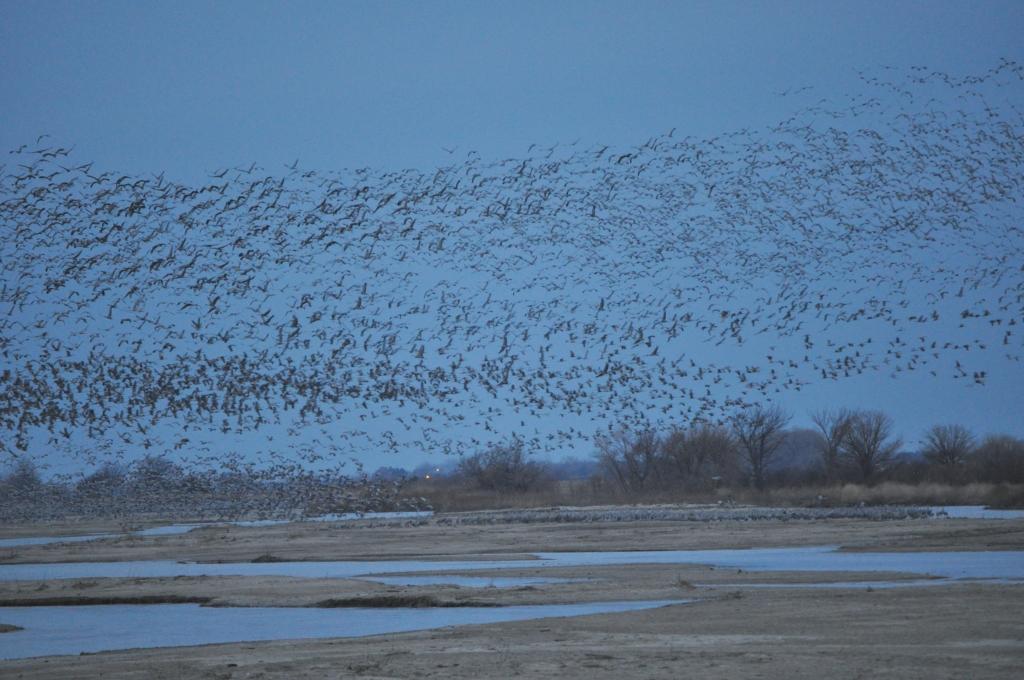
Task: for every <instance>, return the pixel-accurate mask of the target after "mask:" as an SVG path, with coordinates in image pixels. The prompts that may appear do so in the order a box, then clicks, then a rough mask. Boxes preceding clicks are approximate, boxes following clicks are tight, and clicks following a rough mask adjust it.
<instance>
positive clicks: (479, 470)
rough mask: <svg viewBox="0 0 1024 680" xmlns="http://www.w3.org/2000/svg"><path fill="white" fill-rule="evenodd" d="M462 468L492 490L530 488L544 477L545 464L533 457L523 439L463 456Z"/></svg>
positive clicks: (481, 484)
mask: <svg viewBox="0 0 1024 680" xmlns="http://www.w3.org/2000/svg"><path fill="white" fill-rule="evenodd" d="M458 470H459V473H460V474H462V475H464V476H465V477H467V478H469V479H472V480H473V481H475V482H476V483H477V485H478V486H480V488H482V489H488V490H491V491H528V490H530V489H531V488H533V487H535V486H536V485H537V484H538V482H540V481H541V479H543V477H544V466H543V465H541V464H540V463H538V462H537V461H533V460H530V459H529V456H528V455H527V453H526V450H525V447H524V445H523V442H522V440H519V439H514V440H512V441H511V442H510V443H508V444H498V445H495V446H492V447H491V448H489V449H487V450H486V451H484V452H482V453H477V454H474V455H472V456H469V457H467V458H463V459H462V461H460V463H459V467H458Z"/></svg>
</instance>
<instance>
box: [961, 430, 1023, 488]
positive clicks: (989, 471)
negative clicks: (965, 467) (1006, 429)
mask: <svg viewBox="0 0 1024 680" xmlns="http://www.w3.org/2000/svg"><path fill="white" fill-rule="evenodd" d="M970 462H971V467H972V469H973V471H974V473H973V475H974V477H975V478H976V479H977V480H978V481H981V482H993V483H997V484H998V483H1010V484H1020V483H1024V440H1022V439H1017V438H1016V437H1011V436H1009V435H1005V434H997V435H990V436H988V437H985V439H984V440H983V441H982V442H981V444H980V445H978V447H977V448H976V449H975V451H974V455H973V456H971V458H970Z"/></svg>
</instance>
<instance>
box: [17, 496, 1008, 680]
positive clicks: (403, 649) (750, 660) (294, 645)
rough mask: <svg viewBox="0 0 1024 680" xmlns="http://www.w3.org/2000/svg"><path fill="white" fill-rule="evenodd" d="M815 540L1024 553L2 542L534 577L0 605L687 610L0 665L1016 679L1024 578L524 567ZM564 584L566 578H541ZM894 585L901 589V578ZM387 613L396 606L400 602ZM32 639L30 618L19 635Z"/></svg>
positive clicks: (928, 537)
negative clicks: (619, 554) (601, 605)
mask: <svg viewBox="0 0 1024 680" xmlns="http://www.w3.org/2000/svg"><path fill="white" fill-rule="evenodd" d="M442 517H443V516H441V517H439V518H438V519H440V518H442ZM821 545H834V546H841V550H842V551H843V552H844V553H856V552H867V553H870V552H873V551H874V552H888V553H909V552H919V551H927V552H929V553H935V554H933V555H930V556H929V559H930V560H932V561H933V562H934V564H936V565H937V566H936V567H935V568H934V569H933V571H936V572H941V571H943V568H942V565H943V564H946V562H947V561H944V560H943V559H942V554H943V553H950V554H949V560H948V562H949V563H952V562H953V561H954V560H955V559H956V557H955V556H954V555H953V554H952V553H956V552H967V551H993V552H997V553H1002V555H1003V559H1002V561H1003V562H1005V561H1006V557H1009V555H1008V554H1007V552H1006V551H1020V550H1024V520H1019V519H1000V520H993V519H974V518H967V519H958V520H956V521H955V522H954V521H950V520H948V519H944V518H922V517H918V518H910V519H889V520H879V519H865V518H833V519H823V518H819V519H813V520H794V519H791V518H787V519H759V520H722V521H713V522H680V521H639V520H638V521H621V520H616V521H607V522H601V521H592V522H590V521H588V522H585V523H582V522H571V521H570V522H567V523H558V522H548V521H545V522H525V523H515V522H501V523H494V524H491V523H488V524H476V523H462V522H451V523H445V522H441V523H438V522H434V521H430V522H410V523H408V524H389V525H387V526H374V525H372V524H370V523H368V524H365V525H363V526H361V527H355V526H352V525H346V526H341V525H332V524H330V523H318V524H316V525H275V526H264V527H209V528H202V529H199V530H197V531H193V532H189V533H185V534H180V535H166V536H148V537H133V538H127V539H124V538H122V539H104V540H99V541H92V542H83V543H72V544H63V545H61V544H51V545H35V546H24V547H19V548H17V549H8V550H3V551H0V563H6V564H26V563H32V562H35V563H39V562H105V561H125V560H158V559H162V560H184V561H200V562H202V561H206V562H249V563H253V562H254V561H255V564H274V560H279V559H284V560H316V561H327V560H350V561H352V560H355V561H358V560H364V561H368V562H369V561H381V560H394V559H401V560H407V559H412V558H415V559H417V560H426V561H427V562H428V563H429V562H431V561H435V562H437V563H438V566H441V563H443V562H446V561H448V562H466V561H469V562H474V561H482V562H486V563H490V566H499V565H500V564H501V563H502V562H506V563H508V562H515V567H514V568H509V569H498V570H492V571H488V572H487V574H486V575H484V574H482V573H481V572H480V571H479V570H478V569H477V568H476V566H474V568H473V569H471V570H464V571H461V572H459V571H456V572H446V571H439V572H438V573H435V574H432V576H434V577H444V576H445V575H451V574H452V573H461V574H462V575H463V576H466V577H470V578H474V579H479V578H480V577H485V578H486V577H492V578H494V579H495V583H496V584H503V583H505V582H504V581H501V580H499V579H498V577H501V578H508V579H534V580H532V581H523V582H518V581H515V580H513V581H509V582H508V583H509V585H508V586H507V587H487V585H486V584H482V583H473V584H472V585H468V586H467V585H463V586H461V587H459V586H454V585H449V584H445V583H444V582H438V579H423V578H420V577H422V576H423V574H422V573H417V574H414V575H412V577H411V580H410V581H408V582H407V583H402V582H400V579H399V578H397V577H398V576H400V575H399V574H395V573H388V574H387V576H388V578H389V581H388V582H385V583H381V582H374V581H372V580H366V579H364V578H362V577H355V578H295V577H287V576H280V575H272V574H264V575H251V576H245V575H228V576H183V577H181V576H179V577H161V578H135V577H119V578H102V577H101V578H80V579H76V578H70V579H64V580H49V581H47V580H31V579H28V580H18V581H9V582H4V583H0V606H3V605H7V606H11V605H18V606H32V605H33V604H35V605H37V606H44V605H48V606H54V605H55V604H64V605H76V604H77V605H84V604H89V603H90V602H92V603H93V604H96V605H99V604H101V603H110V604H115V603H119V602H122V603H126V604H127V603H131V602H137V603H149V604H152V603H159V602H167V603H174V602H177V603H181V602H202V603H204V606H215V607H216V606H220V607H224V606H234V607H239V606H244V607H329V606H332V604H329V603H333V606H341V607H346V606H348V607H357V606H359V605H367V604H371V605H374V606H378V607H387V606H389V605H391V606H402V605H408V604H409V603H410V602H416V601H420V602H423V603H426V604H427V605H431V606H440V607H451V608H453V610H454V609H457V608H459V607H482V608H494V607H521V606H530V605H575V604H583V603H598V602H612V601H618V602H621V601H627V602H628V601H633V602H636V601H647V602H655V601H669V600H674V601H679V600H686V601H687V602H688V603H687V604H685V605H670V606H665V607H657V608H651V609H646V610H642V611H621V612H619V613H614V614H598V615H592V616H583V617H573V618H544V619H536V620H524V621H509V622H505V623H488V624H483V625H466V626H458V627H446V628H440V629H434V630H425V631H419V632H405V633H389V634H384V635H375V636H371V637H360V638H331V639H322V640H311V639H303V640H288V641H264V642H244V643H227V644H215V645H207V646H201V647H189V648H187V649H182V648H157V649H142V650H132V651H114V652H102V653H98V654H88V655H83V656H58V657H44V658H33V659H22V660H14V661H2V662H0V676H3V677H12V678H17V677H24V678H66V677H113V678H117V677H141V676H140V675H139V673H140V669H144V670H145V676H146V677H154V678H181V677H185V678H192V677H195V678H210V677H216V678H244V677H262V678H322V677H368V678H369V677H375V678H381V677H403V678H405V677H408V678H413V677H438V678H441V677H443V678H457V679H461V678H467V679H468V678H480V677H501V678H505V677H514V676H522V677H559V678H570V679H571V678H587V679H588V680H591V679H593V678H605V677H607V678H613V677H614V678H662V677H663V678H679V677H685V676H698V677H708V678H737V677H741V678H742V677H794V678H803V677H807V678H812V677H813V678H815V679H820V678H822V677H858V676H870V677H878V676H881V677H899V678H907V677H921V678H943V677H971V678H986V677H992V678H1000V677H1006V678H1014V677H1018V673H1019V669H1020V665H1021V660H1022V659H1024V619H1022V617H1021V616H1020V611H1022V610H1024V585H1020V584H1019V583H1004V582H999V581H983V582H978V581H973V582H948V583H944V584H943V585H942V586H938V587H918V586H920V585H921V584H927V583H929V582H930V581H934V580H935V579H929V578H927V577H923V576H922V575H921V573H907V572H885V571H877V570H869V571H860V572H858V571H846V572H843V571H830V572H827V573H823V572H815V571H799V570H797V571H760V570H754V569H749V568H744V567H743V566H739V567H737V566H735V565H734V566H718V567H715V566H713V565H707V564H699V563H695V564H641V565H636V564H607V565H593V564H581V565H567V566H559V567H547V568H542V567H540V566H539V565H538V566H537V567H531V566H530V565H529V560H530V559H531V558H532V559H536V558H535V557H534V556H533V555H532V553H544V552H566V551H569V552H573V551H578V552H587V551H613V550H616V551H623V550H627V551H636V550H644V551H654V550H714V549H743V548H767V547H809V546H821ZM851 557H853V556H852V555H851ZM995 557H998V556H995ZM994 561H999V560H998V559H997V560H994ZM893 563H894V564H898V563H901V562H900V561H896V562H893ZM849 564H851V565H859V564H862V562H861V561H857V560H850V561H849ZM367 566H368V567H369V566H370V565H369V564H367ZM552 578H553V579H559V580H557V581H554V582H547V581H541V580H536V579H552ZM440 580H441V581H443V578H441V579H440ZM516 583H519V584H518V585H516ZM524 583H526V585H524ZM872 583H875V584H876V585H874V586H873V585H872ZM901 583H906V584H907V586H909V587H893V585H896V586H900V585H901ZM410 584H411V585H410ZM765 586H772V587H765ZM778 586H785V587H778ZM89 598H91V600H90V599H89ZM119 598H120V599H119ZM325 603H327V604H325ZM168 606H174V605H168ZM177 606H179V607H180V606H182V605H180V604H179V605H177ZM191 606H196V605H191ZM68 611H71V610H68ZM239 611H240V612H241V610H239ZM353 611H354V610H353ZM390 611H391V612H393V613H394V615H395V616H401V611H400V610H399V609H392V610H390ZM241 613H242V614H243V615H244V612H241ZM0 622H4V618H3V616H2V615H0ZM11 623H15V622H14V621H11ZM0 629H2V627H0ZM30 633H31V630H30V628H29V627H26V630H24V631H15V632H14V633H13V635H27V634H30ZM5 637H6V636H5ZM8 639H14V638H13V637H12V638H8Z"/></svg>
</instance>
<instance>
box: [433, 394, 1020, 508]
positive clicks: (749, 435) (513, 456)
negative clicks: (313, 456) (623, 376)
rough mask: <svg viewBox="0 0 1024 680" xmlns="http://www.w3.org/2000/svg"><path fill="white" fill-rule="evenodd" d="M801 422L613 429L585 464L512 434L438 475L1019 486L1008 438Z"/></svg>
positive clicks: (771, 417)
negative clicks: (900, 433)
mask: <svg viewBox="0 0 1024 680" xmlns="http://www.w3.org/2000/svg"><path fill="white" fill-rule="evenodd" d="M811 419H812V422H813V423H814V425H815V427H814V429H802V428H800V429H792V428H789V427H788V426H789V422H790V415H789V414H788V413H787V412H785V411H784V410H783V409H781V408H780V407H777V406H758V407H754V408H751V409H747V410H744V411H741V412H739V413H737V414H736V415H735V416H734V417H733V418H732V419H731V420H730V421H728V422H726V423H718V424H713V423H706V422H697V423H694V424H691V425H689V426H686V427H679V428H674V429H670V430H668V431H657V430H654V429H642V430H625V429H623V430H619V431H617V432H612V433H608V434H603V435H600V436H598V437H596V439H595V450H594V454H593V458H592V459H591V460H589V461H579V460H577V461H567V462H565V463H547V462H543V461H540V460H537V459H535V458H533V457H531V456H529V455H528V452H527V451H526V450H525V447H524V444H523V442H521V441H519V440H512V441H511V442H508V443H506V444H502V445H498V446H493V447H491V448H490V449H488V450H486V451H483V452H480V453H477V454H475V455H472V456H469V457H466V458H463V459H462V460H461V462H460V463H459V464H458V466H457V467H456V468H455V469H454V470H452V471H450V472H449V473H448V475H447V477H448V478H449V479H451V480H457V481H461V482H462V483H464V484H468V485H471V486H475V487H476V488H478V489H482V490H490V491H496V492H502V493H514V492H523V491H527V490H531V489H537V488H539V487H542V486H543V485H545V484H549V483H550V482H552V481H557V480H559V479H571V478H579V477H584V476H586V477H589V478H590V479H591V481H592V482H593V483H594V484H598V485H605V486H607V487H611V488H613V489H615V490H617V491H619V492H621V493H622V494H624V495H626V496H629V495H633V496H636V495H642V494H644V493H646V492H660V491H691V492H708V491H713V490H715V489H721V488H740V487H751V488H753V489H757V490H765V489H770V488H774V487H782V486H786V487H792V486H827V485H835V484H850V483H852V484H861V485H867V486H873V485H877V484H879V483H881V482H886V481H889V482H901V483H910V484H914V483H919V482H928V483H939V484H948V485H963V484H968V483H975V482H981V483H990V484H1003V483H1006V484H1022V483H1024V440H1021V439H1018V438H1015V437H1012V436H1009V435H988V436H985V437H982V438H979V437H978V436H976V435H975V434H974V433H972V432H971V431H969V430H968V429H967V428H965V427H963V426H960V425H936V426H934V427H932V428H930V429H929V430H928V431H927V432H926V433H925V434H924V445H923V447H922V448H921V449H920V450H917V451H908V450H906V449H905V447H904V445H903V443H902V442H901V441H900V440H899V439H898V438H897V437H896V436H895V434H894V430H895V428H894V423H893V420H892V418H890V417H889V416H888V415H887V414H885V413H883V412H881V411H871V410H848V409H838V410H823V411H819V412H816V413H814V414H812V417H811ZM438 472H439V473H440V472H441V471H440V470H438ZM420 477H421V478H422V477H423V475H420Z"/></svg>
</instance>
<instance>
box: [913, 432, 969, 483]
mask: <svg viewBox="0 0 1024 680" xmlns="http://www.w3.org/2000/svg"><path fill="white" fill-rule="evenodd" d="M973 451H974V436H973V435H972V434H971V433H970V432H969V431H968V430H967V428H966V427H963V426H962V425H936V426H934V427H932V428H931V429H930V430H928V432H927V433H926V434H925V438H924V449H923V451H922V453H924V457H925V459H926V460H927V461H928V462H929V463H931V464H932V465H935V466H937V467H938V468H939V469H940V470H941V471H942V474H943V476H944V477H945V478H946V479H947V480H948V481H953V480H955V479H956V478H958V477H962V473H963V468H964V464H965V463H966V462H967V458H968V457H969V456H970V455H971V453H972V452H973Z"/></svg>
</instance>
